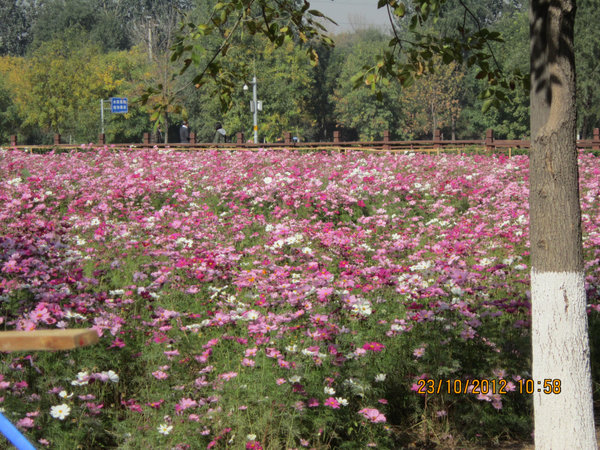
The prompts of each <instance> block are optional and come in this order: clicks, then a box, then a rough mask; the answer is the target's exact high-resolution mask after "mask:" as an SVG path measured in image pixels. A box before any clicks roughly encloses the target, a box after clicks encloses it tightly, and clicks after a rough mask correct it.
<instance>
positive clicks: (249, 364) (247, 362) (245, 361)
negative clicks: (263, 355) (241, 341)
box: [242, 358, 256, 367]
mask: <svg viewBox="0 0 600 450" xmlns="http://www.w3.org/2000/svg"><path fill="white" fill-rule="evenodd" d="M255 364H256V361H254V360H253V359H248V358H244V359H242V366H245V367H254V365H255Z"/></svg>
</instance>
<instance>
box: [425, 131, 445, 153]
mask: <svg viewBox="0 0 600 450" xmlns="http://www.w3.org/2000/svg"><path fill="white" fill-rule="evenodd" d="M441 140H442V133H441V131H440V130H439V129H435V130H433V148H434V149H435V150H436V153H438V149H439V148H440V142H441ZM427 153H429V152H427Z"/></svg>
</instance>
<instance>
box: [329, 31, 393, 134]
mask: <svg viewBox="0 0 600 450" xmlns="http://www.w3.org/2000/svg"><path fill="white" fill-rule="evenodd" d="M387 42H388V39H387V37H386V36H385V35H383V34H381V33H379V32H377V31H375V30H368V31H365V32H363V33H360V34H356V35H354V36H352V37H351V39H350V40H349V41H347V42H345V43H344V44H343V45H342V46H340V48H338V49H336V60H337V61H336V62H339V68H337V67H336V66H334V64H335V63H333V64H332V70H333V71H335V72H334V73H335V77H336V79H337V80H338V81H337V86H336V87H335V88H334V91H333V94H332V95H331V98H330V101H331V103H332V105H334V115H335V118H336V121H337V123H338V124H339V125H341V126H342V127H344V128H346V129H347V130H348V131H349V132H354V133H356V135H355V136H352V134H350V136H348V137H349V138H350V139H356V138H358V139H359V140H361V141H372V140H382V139H383V132H384V131H385V130H392V132H393V135H392V136H393V138H395V137H398V136H397V132H396V130H398V128H399V124H400V121H401V120H402V109H401V106H400V102H399V99H400V97H401V91H400V89H399V86H398V85H397V84H393V83H391V84H388V85H387V86H383V87H382V88H381V90H380V91H379V95H377V93H376V92H374V91H373V90H371V89H368V88H366V86H362V87H361V88H359V89H355V88H354V82H353V79H352V77H353V76H354V75H355V74H356V73H357V72H358V71H359V70H360V69H361V67H362V66H363V65H364V64H374V63H375V62H376V61H377V58H378V57H379V56H380V55H381V54H383V52H384V51H385V50H386V48H387ZM346 138H347V137H342V139H346ZM350 139H349V140H350Z"/></svg>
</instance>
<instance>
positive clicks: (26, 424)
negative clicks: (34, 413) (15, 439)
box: [17, 417, 34, 428]
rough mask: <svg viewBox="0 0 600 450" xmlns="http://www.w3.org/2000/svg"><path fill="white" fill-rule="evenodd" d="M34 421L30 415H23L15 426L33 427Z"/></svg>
mask: <svg viewBox="0 0 600 450" xmlns="http://www.w3.org/2000/svg"><path fill="white" fill-rule="evenodd" d="M33 426H34V422H33V419H31V418H30V417H23V418H22V419H19V420H18V421H17V427H19V428H33Z"/></svg>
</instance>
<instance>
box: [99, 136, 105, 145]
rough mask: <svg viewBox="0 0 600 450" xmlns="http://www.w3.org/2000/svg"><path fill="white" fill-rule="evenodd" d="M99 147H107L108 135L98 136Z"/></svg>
mask: <svg viewBox="0 0 600 450" xmlns="http://www.w3.org/2000/svg"><path fill="white" fill-rule="evenodd" d="M98 145H106V135H105V134H104V133H100V134H98Z"/></svg>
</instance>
